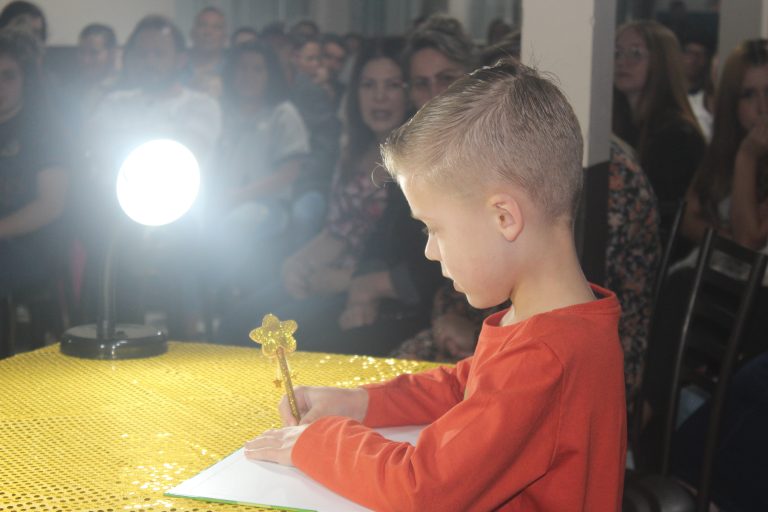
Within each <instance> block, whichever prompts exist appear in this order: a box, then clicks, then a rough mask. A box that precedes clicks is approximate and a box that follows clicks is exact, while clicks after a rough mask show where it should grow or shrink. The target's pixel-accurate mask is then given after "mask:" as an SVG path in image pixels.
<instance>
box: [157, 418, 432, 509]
mask: <svg viewBox="0 0 768 512" xmlns="http://www.w3.org/2000/svg"><path fill="white" fill-rule="evenodd" d="M423 428H424V427H423V425H422V426H408V427H392V428H381V429H377V431H378V432H379V433H380V434H381V435H383V436H384V437H386V438H388V439H391V440H393V441H401V442H408V443H410V444H412V445H414V446H415V445H416V440H417V439H418V437H419V432H421V430H422V429H423ZM165 494H166V495H168V496H176V497H183V498H193V499H200V500H207V501H227V502H234V503H238V504H242V505H262V506H270V507H285V508H294V509H305V510H313V511H317V512H361V511H366V510H368V509H366V508H364V507H362V506H360V505H358V504H356V503H354V502H352V501H350V500H348V499H346V498H343V497H342V496H339V495H338V494H336V493H335V492H333V491H330V490H328V489H327V488H326V487H324V486H323V485H321V484H319V483H317V482H315V481H314V480H312V479H311V478H309V477H308V476H307V475H305V474H304V473H302V472H301V471H300V470H298V469H296V468H294V467H286V466H281V465H279V464H273V463H271V462H260V461H251V460H248V459H246V458H245V454H244V453H243V449H242V448H241V449H239V450H237V451H236V452H234V453H233V454H231V455H229V456H228V457H226V458H224V459H222V460H221V461H219V462H218V463H216V464H214V465H213V466H211V467H209V468H208V469H206V470H203V471H202V472H200V473H198V474H197V475H196V476H194V477H192V478H190V479H189V480H186V481H185V482H182V483H181V484H179V485H177V486H176V487H174V488H173V489H169V490H168V491H167V492H166V493H165Z"/></svg>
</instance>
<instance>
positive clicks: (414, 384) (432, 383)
mask: <svg viewBox="0 0 768 512" xmlns="http://www.w3.org/2000/svg"><path fill="white" fill-rule="evenodd" d="M471 361H472V358H467V359H464V360H462V361H459V362H458V363H457V364H456V366H455V367H453V368H449V367H444V366H441V367H440V368H435V369H434V370H430V371H426V372H421V373H417V374H413V375H400V376H399V377H396V378H394V379H392V380H390V381H387V382H383V383H381V384H369V385H367V386H364V387H365V389H367V390H368V411H367V413H366V416H365V419H364V420H363V423H364V424H365V425H367V426H369V427H389V426H395V425H424V424H427V423H432V422H433V421H435V420H436V419H437V418H439V417H440V416H442V415H443V414H445V413H446V412H447V411H448V410H449V409H450V408H451V407H453V406H455V405H456V404H458V403H459V402H461V400H462V399H463V398H464V389H465V387H466V384H467V377H468V375H469V368H470V365H471Z"/></svg>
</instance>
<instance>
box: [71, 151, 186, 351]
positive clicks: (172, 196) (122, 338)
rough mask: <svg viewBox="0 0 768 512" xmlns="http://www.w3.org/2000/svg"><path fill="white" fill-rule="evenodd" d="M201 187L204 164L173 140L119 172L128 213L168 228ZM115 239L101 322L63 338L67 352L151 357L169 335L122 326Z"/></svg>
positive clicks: (138, 155)
mask: <svg viewBox="0 0 768 512" xmlns="http://www.w3.org/2000/svg"><path fill="white" fill-rule="evenodd" d="M199 189H200V167H199V166H198V163H197V160H196V159H195V156H194V155H193V154H192V152H191V151H190V150H189V149H187V148H186V147H185V146H183V145H182V144H180V143H178V142H176V141H173V140H168V139H160V140H152V141H149V142H146V143H144V144H142V145H141V146H139V147H138V148H136V149H135V150H133V151H132V152H131V153H130V154H129V155H128V158H126V159H125V161H124V162H123V165H122V166H121V167H120V171H119V173H118V176H117V200H118V202H119V203H120V207H121V208H122V210H123V212H125V214H126V215H127V216H128V217H129V218H131V219H132V220H133V221H135V222H137V223H139V224H143V225H145V226H163V225H165V224H170V223H171V222H174V221H175V220H178V219H179V218H181V217H182V216H184V214H185V213H187V211H189V209H190V208H191V207H192V205H193V204H194V202H195V199H196V198H197V193H198V191H199ZM116 238H117V237H114V238H113V240H112V242H111V243H110V245H109V248H108V250H107V254H106V258H105V263H104V275H103V281H102V289H101V297H100V298H101V304H102V305H101V309H100V311H99V314H98V317H97V319H96V323H95V324H88V325H79V326H76V327H72V328H71V329H69V330H67V331H66V332H65V333H64V335H63V336H62V340H61V352H62V353H63V354H67V355H70V356H77V357H83V358H88V359H131V358H139V357H150V356H155V355H159V354H162V353H164V352H165V351H166V350H167V349H168V345H167V342H166V339H165V335H164V334H163V333H162V332H161V331H160V330H158V329H156V328H152V327H149V326H147V325H137V324H116V323H115V311H114V287H113V282H112V278H113V276H112V263H113V258H114V253H115V243H116V241H117V240H116Z"/></svg>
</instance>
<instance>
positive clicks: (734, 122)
mask: <svg viewBox="0 0 768 512" xmlns="http://www.w3.org/2000/svg"><path fill="white" fill-rule="evenodd" d="M767 103H768V41H766V40H764V39H760V40H753V41H746V42H744V43H742V44H741V45H739V46H738V47H737V48H736V49H735V50H733V52H732V53H731V54H730V56H729V57H728V59H727V60H726V61H725V65H724V67H723V74H722V77H721V79H720V84H719V86H718V87H717V95H716V98H715V118H714V125H713V132H712V142H711V144H710V146H709V149H708V150H707V154H706V157H705V158H704V161H703V163H702V165H701V167H700V168H699V170H698V171H697V173H696V176H695V178H694V181H693V183H692V185H691V187H690V189H689V190H688V194H687V195H686V198H687V208H686V212H685V216H684V218H683V223H682V225H681V231H682V234H683V235H684V236H685V237H687V238H688V239H689V240H691V241H692V242H694V243H698V242H700V240H701V238H702V237H703V235H704V233H705V231H706V230H707V229H708V228H712V229H715V230H716V231H718V232H719V233H720V234H721V235H724V236H727V237H730V238H733V239H734V240H735V241H736V242H738V243H740V244H742V245H744V246H746V247H750V248H752V249H754V250H759V251H763V252H765V251H768V246H766V242H768V160H766V157H767V156H768V124H767V123H766V118H765V115H766V112H767V110H766V109H767V108H768V107H767V106H766V105H767ZM697 253H698V251H694V252H693V253H692V254H691V255H690V256H689V257H688V258H686V259H685V260H683V261H682V262H680V264H679V265H677V266H676V267H675V268H673V269H672V273H671V275H670V277H669V280H668V282H667V285H666V287H665V292H664V294H663V296H662V297H661V299H660V303H659V305H658V306H657V312H658V316H657V320H656V325H657V326H658V327H659V332H658V335H657V336H655V339H656V340H658V341H657V342H656V343H654V344H653V345H651V346H650V347H649V356H648V365H649V367H648V373H647V375H649V377H653V378H649V379H648V386H649V387H648V390H647V391H648V397H649V399H650V406H651V409H652V410H654V411H655V410H658V407H659V405H658V404H659V403H662V400H664V396H665V393H666V392H667V389H668V382H667V379H666V377H667V376H668V375H670V373H671V370H670V368H669V365H670V364H671V361H672V355H673V351H674V341H675V340H677V339H679V337H680V332H681V328H682V321H683V317H684V314H685V307H686V305H687V302H688V297H689V295H690V290H691V285H692V283H693V277H694V276H693V274H694V271H693V266H694V265H695V262H696V255H697ZM715 257H717V255H715ZM717 264H718V265H719V266H720V268H722V269H723V270H724V271H726V272H728V273H730V274H732V276H733V277H734V278H736V279H738V278H742V277H743V276H742V275H741V274H740V272H739V269H738V268H737V267H736V266H735V265H734V264H733V262H730V261H729V260H726V259H725V257H724V256H723V257H722V258H718V259H717ZM766 285H768V281H766V280H765V279H764V281H763V287H762V288H761V290H760V291H759V292H758V294H757V298H756V303H755V305H754V311H755V312H762V311H765V310H766V307H768V288H766ZM749 325H750V326H749V329H748V331H747V333H746V338H745V339H744V341H743V343H744V350H745V352H747V353H751V354H756V353H759V352H761V351H764V350H766V349H768V343H766V340H767V339H768V337H767V336H766V335H767V334H768V323H767V322H766V319H765V315H762V314H760V313H757V314H754V315H753V319H752V322H751V323H750V324H749ZM654 426H655V423H653V424H651V427H654ZM654 432H655V431H654V429H653V428H650V429H648V435H652V434H653V433H654Z"/></svg>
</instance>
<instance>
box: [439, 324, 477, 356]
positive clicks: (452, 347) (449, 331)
mask: <svg viewBox="0 0 768 512" xmlns="http://www.w3.org/2000/svg"><path fill="white" fill-rule="evenodd" d="M475 327H476V326H475V325H474V324H473V323H472V321H470V320H469V319H467V318H465V317H463V316H460V315H457V314H454V313H446V314H444V315H442V316H440V317H438V318H436V319H435V320H434V321H433V322H432V331H433V332H434V334H435V343H436V344H437V346H438V350H439V351H440V352H443V353H445V354H448V355H450V356H451V358H454V359H463V358H465V357H469V356H471V355H472V354H473V353H474V351H475V344H476V343H477V340H476V339H475Z"/></svg>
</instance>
